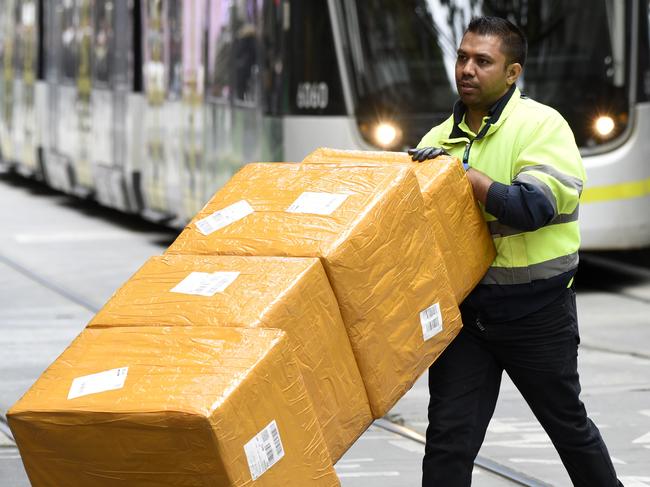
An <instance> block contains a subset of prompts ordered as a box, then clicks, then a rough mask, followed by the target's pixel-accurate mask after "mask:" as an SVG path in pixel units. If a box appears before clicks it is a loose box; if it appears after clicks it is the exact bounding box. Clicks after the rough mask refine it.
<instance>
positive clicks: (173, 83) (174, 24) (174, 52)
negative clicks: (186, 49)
mask: <svg viewBox="0 0 650 487" xmlns="http://www.w3.org/2000/svg"><path fill="white" fill-rule="evenodd" d="M184 3H185V2H184V1H183V0H169V3H168V7H167V8H168V11H167V22H168V26H169V70H168V72H167V74H168V80H167V87H168V91H167V93H168V96H169V97H170V98H172V99H179V98H180V97H181V96H182V92H183V4H184Z"/></svg>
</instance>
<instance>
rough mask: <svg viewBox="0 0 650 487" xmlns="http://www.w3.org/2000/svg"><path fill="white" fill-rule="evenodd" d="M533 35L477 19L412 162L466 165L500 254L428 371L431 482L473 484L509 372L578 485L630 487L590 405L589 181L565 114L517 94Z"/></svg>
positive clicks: (430, 485)
mask: <svg viewBox="0 0 650 487" xmlns="http://www.w3.org/2000/svg"><path fill="white" fill-rule="evenodd" d="M526 50H527V46H526V38H525V37H524V35H523V33H522V32H521V30H520V29H519V28H517V27H516V26H515V25H513V24H512V23H510V22H509V21H507V20H504V19H501V18H496V17H480V18H476V19H474V20H472V21H471V22H470V24H469V27H468V28H467V31H466V32H465V34H464V36H463V39H462V41H461V44H460V47H459V49H458V52H457V59H456V86H457V88H458V93H459V95H460V100H458V101H457V102H456V104H455V105H454V109H453V114H452V116H450V117H449V118H448V119H447V120H446V121H445V122H443V123H442V124H440V125H438V126H436V127H434V128H433V129H431V131H430V132H429V133H428V134H426V135H425V136H424V138H423V139H422V141H421V142H420V144H419V145H418V148H417V149H412V150H410V151H409V152H410V154H411V156H412V157H413V159H414V160H417V161H423V160H425V159H427V158H432V157H435V156H437V155H438V154H440V153H441V152H442V151H443V150H444V151H446V152H448V153H449V154H451V155H453V156H456V157H458V158H459V159H461V160H462V161H463V163H464V165H465V167H466V169H467V177H468V178H469V180H470V182H471V184H472V187H473V189H474V194H475V195H476V198H477V200H478V201H479V202H480V203H481V206H482V209H483V214H484V217H485V219H486V221H487V225H488V228H489V230H490V232H491V234H492V238H493V239H494V244H495V246H496V249H497V256H496V258H495V260H494V262H493V263H492V266H491V267H490V269H489V270H488V272H487V274H486V275H485V277H484V278H483V280H482V281H481V282H480V283H479V285H478V286H477V287H476V288H475V289H474V290H473V291H472V293H471V294H470V295H469V296H468V297H467V299H466V300H465V301H464V302H463V303H462V306H461V312H462V317H463V324H464V327H463V330H462V331H461V333H460V335H459V336H458V337H457V338H456V339H455V340H454V341H453V342H452V343H451V345H449V347H448V348H447V350H446V351H445V353H444V354H443V355H442V357H440V358H439V359H438V360H437V361H436V362H435V363H434V364H433V366H432V367H431V368H430V369H429V393H430V403H429V427H428V429H427V437H426V449H425V454H424V460H423V480H422V485H423V487H455V486H469V485H470V483H471V479H472V468H473V461H474V459H475V457H476V455H477V453H478V451H479V448H480V447H481V444H482V442H483V439H484V437H485V431H486V429H487V426H488V423H489V421H490V418H491V417H492V414H493V412H494V407H495V404H496V400H497V396H498V393H499V386H500V383H501V375H502V372H503V371H504V370H505V371H506V372H507V373H508V375H509V376H510V378H511V379H512V381H513V382H514V384H515V386H516V387H517V388H518V389H519V391H520V392H521V394H522V395H523V397H524V399H525V400H526V402H527V403H528V405H529V406H530V408H531V409H532V411H533V413H534V414H535V416H536V417H537V419H538V420H539V422H540V423H541V425H542V426H543V427H544V429H545V430H546V432H547V433H548V435H549V437H550V439H551V441H552V442H553V445H554V446H555V448H556V449H557V451H558V453H559V454H560V458H561V459H562V462H563V463H564V466H565V468H566V469H567V471H568V473H569V476H570V477H571V480H572V482H573V484H574V485H576V486H581V487H599V486H603V487H605V486H607V487H614V486H617V485H622V484H621V483H620V482H619V481H618V480H617V478H616V473H615V471H614V467H613V466H612V462H611V460H610V457H609V453H608V452H607V448H606V447H605V444H604V442H603V440H602V438H601V435H600V432H599V431H598V428H597V427H596V426H595V425H594V423H593V422H592V421H591V420H590V419H589V418H588V417H587V413H586V411H585V408H584V405H583V403H582V402H581V401H580V399H579V397H578V396H579V394H580V381H579V377H578V371H577V355H578V353H577V351H578V343H579V342H580V338H579V335H578V323H577V313H576V301H575V293H574V290H573V287H572V282H573V276H574V274H575V272H576V269H577V266H578V247H579V244H580V236H579V232H578V200H579V197H580V193H581V191H582V187H583V184H584V181H585V173H584V168H583V165H582V161H581V159H580V154H579V152H578V148H577V146H576V143H575V139H574V137H573V133H572V132H571V129H570V128H569V126H568V124H567V123H566V121H565V120H564V119H563V118H562V116H561V115H560V114H559V113H558V112H556V111H555V110H554V109H552V108H550V107H548V106H545V105H542V104H540V103H537V102H535V101H533V100H531V99H528V98H526V97H525V96H523V95H522V94H521V93H520V91H519V90H518V89H517V87H516V86H515V82H516V81H517V78H519V76H520V75H521V72H522V69H523V66H524V62H525V60H526Z"/></svg>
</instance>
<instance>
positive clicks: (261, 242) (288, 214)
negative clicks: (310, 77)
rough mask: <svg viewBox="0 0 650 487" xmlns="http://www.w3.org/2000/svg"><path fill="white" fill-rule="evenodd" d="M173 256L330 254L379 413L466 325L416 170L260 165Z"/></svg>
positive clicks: (217, 202)
mask: <svg viewBox="0 0 650 487" xmlns="http://www.w3.org/2000/svg"><path fill="white" fill-rule="evenodd" d="M167 252H168V253H175V254H178V253H184V254H235V255H278V256H294V257H320V258H321V259H322V262H323V265H324V267H325V271H326V272H327V275H328V277H329V281H330V284H331V285H332V289H333V290H334V293H335V295H336V298H337V300H338V303H339V306H340V309H341V315H342V316H343V321H344V323H345V325H346V328H347V331H348V336H349V337H350V342H351V344H352V350H353V351H354V355H355V357H356V359H357V363H358V365H359V370H360V371H361V376H362V378H363V381H364V384H365V386H366V391H367V393H368V398H369V400H370V407H371V410H372V413H373V415H374V416H375V417H381V416H383V415H384V414H385V413H386V412H387V411H388V410H389V409H390V408H391V407H392V406H393V405H394V404H395V402H397V400H398V399H399V398H400V397H401V396H402V395H403V394H404V393H405V392H406V391H407V390H408V389H409V388H410V387H411V386H412V384H413V382H414V381H415V380H416V379H417V378H418V377H419V376H420V375H421V374H422V372H424V371H425V370H426V369H427V368H428V367H429V365H430V364H431V363H432V362H433V361H434V360H435V358H437V357H438V355H439V354H440V353H441V352H442V351H443V350H444V348H445V347H446V346H447V345H448V344H449V343H450V342H451V340H452V339H453V338H454V337H455V336H456V335H457V334H458V331H459V330H460V327H461V321H460V313H459V311H458V307H457V305H456V302H455V298H454V295H453V293H452V290H451V287H450V285H449V280H448V277H447V272H446V269H445V265H444V262H443V260H442V256H441V255H440V253H439V252H438V251H437V246H436V243H435V240H434V237H433V233H432V232H431V230H430V228H429V224H428V222H427V221H426V219H425V217H424V202H423V200H422V195H421V194H420V189H419V186H418V183H417V180H416V178H415V175H414V173H413V170H412V168H411V167H409V166H407V165H400V166H399V167H398V166H383V167H328V166H326V165H304V164H302V165H301V164H278V163H273V164H249V165H248V166H246V167H245V168H243V169H242V170H241V171H240V172H239V173H237V174H236V175H235V176H234V177H233V178H232V179H231V180H230V181H229V182H228V183H227V184H226V185H225V186H224V187H223V188H222V189H221V190H220V191H219V192H218V193H217V194H216V195H215V196H214V197H213V198H212V200H211V201H210V202H209V203H208V204H207V205H206V206H205V207H204V208H203V209H202V210H201V211H200V212H199V213H198V214H197V216H196V217H195V218H194V220H193V221H192V222H191V223H190V224H189V225H188V226H187V227H186V228H185V230H184V231H183V232H182V233H181V235H180V236H179V237H178V238H177V239H176V241H175V242H174V243H173V244H172V245H171V246H170V247H169V249H168V251H167Z"/></svg>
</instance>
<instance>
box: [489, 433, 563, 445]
mask: <svg viewBox="0 0 650 487" xmlns="http://www.w3.org/2000/svg"><path fill="white" fill-rule="evenodd" d="M521 436H522V438H521V439H516V440H499V441H486V442H484V443H483V446H503V447H506V448H553V444H552V443H551V440H549V438H548V436H547V435H546V433H527V434H523V435H521Z"/></svg>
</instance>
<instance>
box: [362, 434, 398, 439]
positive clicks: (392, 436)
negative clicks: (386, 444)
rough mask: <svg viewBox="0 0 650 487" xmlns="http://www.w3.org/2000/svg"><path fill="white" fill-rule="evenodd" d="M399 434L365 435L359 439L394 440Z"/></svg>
mask: <svg viewBox="0 0 650 487" xmlns="http://www.w3.org/2000/svg"><path fill="white" fill-rule="evenodd" d="M395 438H399V436H398V435H390V436H389V435H363V436H362V437H360V438H359V440H394V439H395Z"/></svg>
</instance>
